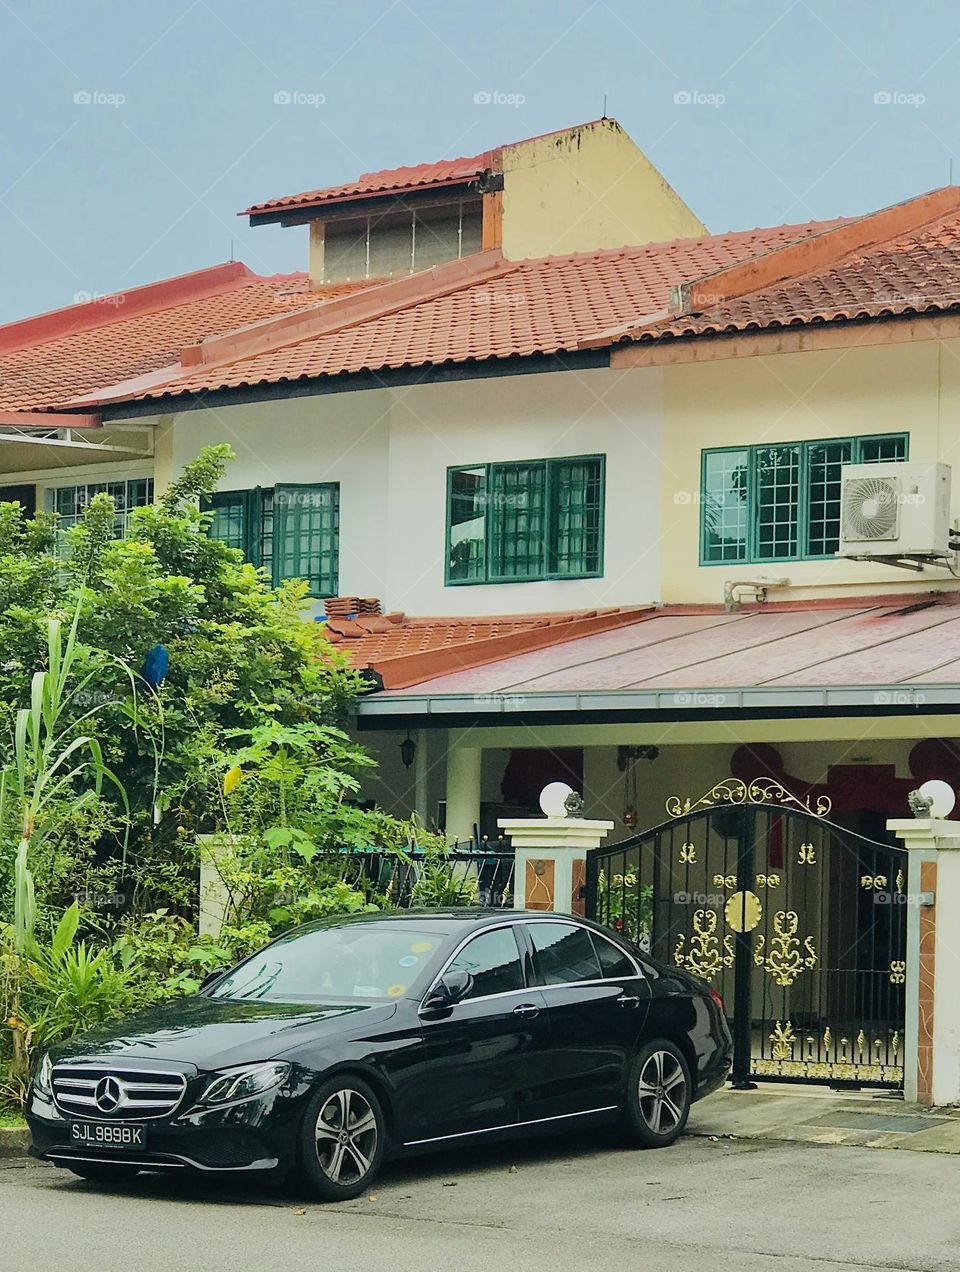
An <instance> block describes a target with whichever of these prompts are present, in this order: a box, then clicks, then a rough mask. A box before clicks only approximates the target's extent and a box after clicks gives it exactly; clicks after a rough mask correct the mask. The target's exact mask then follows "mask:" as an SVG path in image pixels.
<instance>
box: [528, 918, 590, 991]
mask: <svg viewBox="0 0 960 1272" xmlns="http://www.w3.org/2000/svg"><path fill="white" fill-rule="evenodd" d="M527 931H528V932H529V933H530V938H531V940H532V941H533V948H534V950H535V951H536V954H535V958H536V964H537V967H538V969H539V971H540V975H541V977H542V979H543V983H544V984H545V985H564V984H566V983H567V982H568V981H583V980H599V979H600V962H599V960H598V958H597V954H596V951H595V950H594V948H593V941H592V940H591V939H590V933H589V932H588V931H587V929H586V928H582V927H576V926H575V925H574V924H572V923H531V924H530V926H529V927H528V928H527Z"/></svg>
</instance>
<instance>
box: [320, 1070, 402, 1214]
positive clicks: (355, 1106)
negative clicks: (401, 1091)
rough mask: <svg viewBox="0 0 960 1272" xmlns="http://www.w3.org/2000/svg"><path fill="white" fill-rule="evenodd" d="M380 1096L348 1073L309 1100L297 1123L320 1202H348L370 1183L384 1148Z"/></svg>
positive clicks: (385, 1134) (333, 1080)
mask: <svg viewBox="0 0 960 1272" xmlns="http://www.w3.org/2000/svg"><path fill="white" fill-rule="evenodd" d="M386 1140H387V1126H386V1118H385V1117H384V1115H383V1109H382V1108H381V1106H380V1101H379V1100H378V1099H377V1097H376V1095H375V1094H374V1092H373V1091H372V1090H371V1088H370V1087H369V1086H368V1085H367V1084H366V1082H364V1081H362V1080H361V1079H360V1078H355V1077H353V1075H352V1074H344V1075H343V1076H342V1077H339V1078H337V1077H334V1078H331V1079H330V1080H329V1081H327V1082H325V1083H324V1084H323V1086H321V1087H320V1088H319V1089H318V1090H317V1092H316V1094H315V1095H314V1096H313V1098H312V1099H311V1101H310V1103H309V1104H308V1105H307V1109H306V1112H305V1113H304V1115H303V1124H302V1126H301V1128H300V1161H301V1164H302V1166H303V1172H304V1174H305V1176H306V1179H307V1182H308V1183H309V1185H310V1187H311V1189H312V1190H313V1192H314V1193H315V1195H316V1196H317V1197H319V1198H320V1200H321V1201H349V1200H350V1199H351V1198H353V1197H359V1196H360V1194H361V1193H362V1192H365V1191H366V1189H367V1188H369V1186H370V1185H371V1184H372V1183H373V1181H374V1179H375V1178H376V1177H377V1174H378V1173H379V1170H380V1163H381V1162H382V1161H383V1153H384V1149H385V1148H386Z"/></svg>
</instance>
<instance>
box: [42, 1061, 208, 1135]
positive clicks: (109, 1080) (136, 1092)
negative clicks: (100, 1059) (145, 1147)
mask: <svg viewBox="0 0 960 1272" xmlns="http://www.w3.org/2000/svg"><path fill="white" fill-rule="evenodd" d="M186 1089H187V1080H186V1078H185V1077H184V1076H183V1074H182V1073H177V1072H176V1071H174V1070H169V1069H135V1068H127V1067H117V1068H114V1067H113V1066H110V1067H107V1066H105V1065H103V1066H101V1065H92V1064H57V1065H54V1067H53V1098H54V1100H55V1101H56V1103H57V1107H58V1108H59V1109H60V1111H61V1112H62V1113H66V1114H68V1115H70V1116H71V1117H92V1118H102V1117H106V1118H116V1119H117V1120H118V1121H130V1120H131V1119H138V1118H148V1117H166V1116H167V1115H168V1114H170V1113H172V1112H173V1111H174V1109H176V1107H177V1105H178V1104H179V1103H180V1101H181V1100H182V1099H183V1093H184V1091H185V1090H186Z"/></svg>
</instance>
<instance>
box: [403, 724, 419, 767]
mask: <svg viewBox="0 0 960 1272" xmlns="http://www.w3.org/2000/svg"><path fill="white" fill-rule="evenodd" d="M416 754H417V744H416V742H414V740H413V738H412V737H411V736H410V730H409V729H408V730H407V736H406V737H405V738H404V739H403V741H402V742H401V743H400V758H401V760H403V767H404V768H409V767H410V765H411V764H412V763H413V761H414V759H415V758H416Z"/></svg>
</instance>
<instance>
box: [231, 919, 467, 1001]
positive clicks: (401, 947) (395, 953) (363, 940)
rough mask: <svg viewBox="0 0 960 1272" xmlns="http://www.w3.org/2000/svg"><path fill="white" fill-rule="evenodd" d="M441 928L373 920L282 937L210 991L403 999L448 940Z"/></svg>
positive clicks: (277, 997) (281, 997)
mask: <svg viewBox="0 0 960 1272" xmlns="http://www.w3.org/2000/svg"><path fill="white" fill-rule="evenodd" d="M444 939H445V938H444V935H443V933H441V932H431V931H427V930H426V929H420V928H412V927H410V926H409V925H408V924H406V923H402V924H397V925H396V926H392V927H388V926H386V925H384V926H382V927H380V926H376V925H371V924H355V925H344V926H343V927H329V928H319V929H316V930H315V931H313V932H296V933H291V934H290V935H289V936H285V937H281V939H280V940H279V941H275V942H274V943H273V945H268V946H267V947H266V949H263V950H260V952H259V953H257V954H254V955H253V957H252V958H249V959H247V961H246V962H245V963H244V964H243V965H242V966H240V967H238V968H236V970H235V971H232V972H228V973H227V975H226V976H224V977H223V979H222V980H219V981H217V982H216V984H215V985H213V986H211V987H210V989H209V990H208V991H207V993H208V995H209V997H211V998H256V999H260V1000H262V1001H265V1002H273V1003H296V1002H321V1001H324V1000H326V999H330V998H383V999H390V998H402V997H403V995H404V994H406V993H407V992H408V991H409V989H410V987H411V986H412V985H413V983H414V982H415V981H416V980H417V979H418V978H419V976H420V975H421V973H422V972H423V970H424V968H425V967H426V965H427V963H428V962H429V961H430V960H431V958H432V957H433V955H434V954H435V953H436V951H437V950H438V948H439V947H440V945H441V944H442V943H443V941H444Z"/></svg>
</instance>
